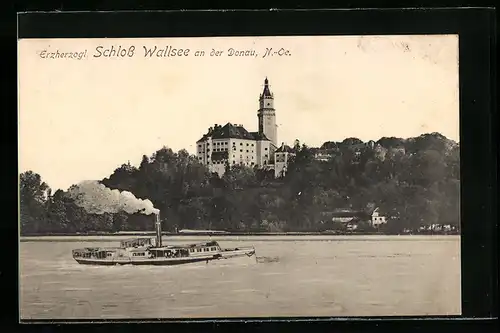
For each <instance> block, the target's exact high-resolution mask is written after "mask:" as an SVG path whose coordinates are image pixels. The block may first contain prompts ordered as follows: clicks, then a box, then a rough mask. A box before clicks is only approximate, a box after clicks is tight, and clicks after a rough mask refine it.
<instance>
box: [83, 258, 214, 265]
mask: <svg viewBox="0 0 500 333" xmlns="http://www.w3.org/2000/svg"><path fill="white" fill-rule="evenodd" d="M217 259H220V258H208V259H207V258H186V259H184V258H183V259H179V260H140V261H139V260H137V261H136V260H130V261H125V260H121V261H109V260H98V259H75V260H76V262H77V263H79V264H81V265H98V266H123V265H133V266H175V265H184V264H191V263H196V262H202V261H211V260H217Z"/></svg>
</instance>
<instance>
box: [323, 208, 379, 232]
mask: <svg viewBox="0 0 500 333" xmlns="http://www.w3.org/2000/svg"><path fill="white" fill-rule="evenodd" d="M321 215H322V217H323V218H324V222H333V223H342V224H344V225H346V226H347V227H348V229H352V230H355V229H356V228H357V225H358V223H360V222H368V223H369V224H370V225H371V226H372V227H374V228H377V227H379V226H380V225H382V224H385V223H387V219H386V217H385V216H383V215H381V214H380V212H379V208H378V207H376V208H374V209H372V210H369V211H356V210H351V209H337V210H334V211H331V212H323V213H321Z"/></svg>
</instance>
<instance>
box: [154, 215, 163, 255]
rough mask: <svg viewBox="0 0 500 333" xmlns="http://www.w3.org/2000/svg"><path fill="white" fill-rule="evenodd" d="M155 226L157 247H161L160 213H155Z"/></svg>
mask: <svg viewBox="0 0 500 333" xmlns="http://www.w3.org/2000/svg"><path fill="white" fill-rule="evenodd" d="M154 215H155V226H156V247H161V246H162V244H161V221H160V212H158V213H155V214H154Z"/></svg>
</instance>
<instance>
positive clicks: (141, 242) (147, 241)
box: [120, 238, 152, 249]
mask: <svg viewBox="0 0 500 333" xmlns="http://www.w3.org/2000/svg"><path fill="white" fill-rule="evenodd" d="M151 245H152V241H151V238H133V239H125V240H122V241H121V242H120V247H121V248H122V249H126V248H131V247H142V246H151Z"/></svg>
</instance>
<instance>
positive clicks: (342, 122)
mask: <svg viewBox="0 0 500 333" xmlns="http://www.w3.org/2000/svg"><path fill="white" fill-rule="evenodd" d="M18 52H19V54H18V59H19V67H18V73H19V165H20V170H19V177H20V179H19V184H20V222H19V223H20V258H19V262H20V263H19V267H20V271H19V279H20V280H19V281H20V282H19V286H20V289H19V297H20V316H21V320H28V319H50V320H66V319H88V320H97V319H149V318H151V319H153V318H165V319H171V318H181V319H187V318H194V319H196V318H240V317H246V318H265V317H354V316H355V317H365V316H436V315H460V314H461V271H460V267H461V266H460V157H459V149H460V148H459V85H458V82H459V72H458V68H459V67H458V66H459V64H458V36H457V35H407V36H405V35H397V36H396V35H394V36H392V35H384V36H300V37H294V36H288V37H203V38H201V37H200V38H117V39H113V38H102V39H99V38H95V39H20V40H19V42H18Z"/></svg>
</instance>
